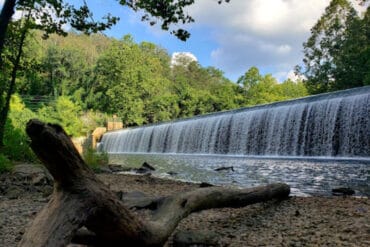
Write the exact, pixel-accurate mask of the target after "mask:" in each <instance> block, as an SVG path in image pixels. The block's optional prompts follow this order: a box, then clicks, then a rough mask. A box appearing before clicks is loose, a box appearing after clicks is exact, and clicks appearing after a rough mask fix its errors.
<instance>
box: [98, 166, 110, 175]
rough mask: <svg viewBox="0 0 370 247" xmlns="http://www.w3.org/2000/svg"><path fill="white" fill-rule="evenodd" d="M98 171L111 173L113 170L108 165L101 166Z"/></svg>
mask: <svg viewBox="0 0 370 247" xmlns="http://www.w3.org/2000/svg"><path fill="white" fill-rule="evenodd" d="M96 173H105V174H111V173H112V170H111V169H110V168H109V167H108V166H99V167H98V169H97V171H96Z"/></svg>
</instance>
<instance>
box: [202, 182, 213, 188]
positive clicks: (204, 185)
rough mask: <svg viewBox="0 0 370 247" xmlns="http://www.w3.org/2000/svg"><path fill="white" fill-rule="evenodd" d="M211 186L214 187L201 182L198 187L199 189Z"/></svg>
mask: <svg viewBox="0 0 370 247" xmlns="http://www.w3.org/2000/svg"><path fill="white" fill-rule="evenodd" d="M212 186H214V185H213V184H210V183H206V182H201V183H200V184H199V187H200V188H205V187H212Z"/></svg>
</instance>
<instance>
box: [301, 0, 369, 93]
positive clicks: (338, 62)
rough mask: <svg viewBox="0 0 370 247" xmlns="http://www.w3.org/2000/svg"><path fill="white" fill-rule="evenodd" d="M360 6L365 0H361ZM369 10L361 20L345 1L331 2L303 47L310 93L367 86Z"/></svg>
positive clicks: (302, 69) (304, 68)
mask: <svg viewBox="0 0 370 247" xmlns="http://www.w3.org/2000/svg"><path fill="white" fill-rule="evenodd" d="M362 2H363V3H364V2H366V1H362ZM369 12H370V9H369V7H368V8H367V10H366V12H365V15H364V17H363V18H361V15H359V14H358V13H357V12H356V10H355V9H354V7H353V6H352V5H351V3H350V2H349V1H347V0H332V1H331V2H330V5H329V6H328V7H327V8H326V9H325V13H324V14H323V15H322V16H321V17H320V19H319V20H318V21H317V23H316V24H315V25H314V27H313V28H312V29H311V36H310V37H309V39H308V40H307V41H306V42H305V43H304V44H303V47H304V59H303V63H304V65H303V67H302V68H298V71H299V72H300V73H301V74H302V75H304V76H305V78H306V80H305V83H306V85H307V87H308V89H309V91H310V92H311V93H322V92H329V91H334V90H341V89H347V88H351V87H358V86H364V85H369V84H370V82H369V80H368V78H369V73H370V72H369V71H370V67H369V64H370V56H369V47H370V41H369V26H370V25H369V24H370V23H369Z"/></svg>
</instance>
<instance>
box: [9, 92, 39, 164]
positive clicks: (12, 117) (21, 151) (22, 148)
mask: <svg viewBox="0 0 370 247" xmlns="http://www.w3.org/2000/svg"><path fill="white" fill-rule="evenodd" d="M35 117H36V114H35V113H33V112H32V111H31V110H29V109H28V108H26V107H25V105H24V104H23V102H22V100H21V99H20V97H19V96H17V95H13V96H12V99H11V102H10V112H9V116H8V119H7V121H6V124H5V131H4V147H3V150H2V152H3V154H4V155H6V156H7V158H9V159H10V160H19V161H28V162H34V161H36V160H37V158H36V155H35V154H34V153H33V152H32V150H31V148H30V147H29V145H28V143H29V138H28V136H27V134H26V131H25V128H26V123H27V122H28V121H29V120H30V119H31V118H35Z"/></svg>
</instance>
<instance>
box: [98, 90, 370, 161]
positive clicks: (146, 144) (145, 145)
mask: <svg viewBox="0 0 370 247" xmlns="http://www.w3.org/2000/svg"><path fill="white" fill-rule="evenodd" d="M101 144H102V145H101V146H102V150H104V151H106V152H108V153H134V152H140V153H185V154H230V155H261V156H329V157H370V87H363V88H357V89H351V90H345V91H341V92H336V93H329V94H322V95H317V96H311V97H306V98H302V99H297V100H291V101H285V102H278V103H273V104H268V105H262V106H256V107H250V108H242V109H238V110H233V111H226V112H220V113H214V114H209V115H203V116H198V117H195V118H190V119H184V120H177V121H173V122H168V123H161V124H156V125H150V126H144V127H137V128H132V129H124V130H120V131H114V132H109V133H106V134H105V135H104V136H103V138H102V142H101Z"/></svg>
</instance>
